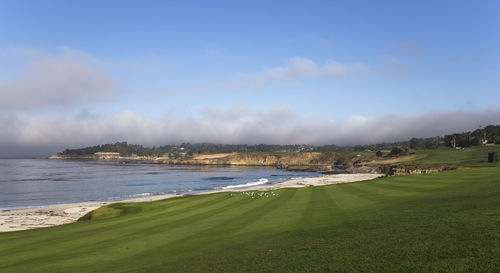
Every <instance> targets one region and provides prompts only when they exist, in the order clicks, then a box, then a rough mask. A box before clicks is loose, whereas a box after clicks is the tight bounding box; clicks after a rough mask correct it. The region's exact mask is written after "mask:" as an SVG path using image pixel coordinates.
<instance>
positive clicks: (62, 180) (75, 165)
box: [0, 159, 318, 210]
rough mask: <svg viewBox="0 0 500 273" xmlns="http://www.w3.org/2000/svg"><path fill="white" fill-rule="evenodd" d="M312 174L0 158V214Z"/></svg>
mask: <svg viewBox="0 0 500 273" xmlns="http://www.w3.org/2000/svg"><path fill="white" fill-rule="evenodd" d="M317 175H318V174H317V173H313V172H289V171H286V170H277V169H274V168H258V167H252V168H249V167H200V166H197V167H194V166H172V165H164V164H147V163H138V162H135V163H134V162H104V161H76V160H51V159H0V209H2V210H5V209H15V208H28V207H39V206H47V205H56V204H69V203H77V202H85V201H114V200H124V199H130V198H136V197H143V196H152V195H162V194H185V193H196V192H206V191H213V190H217V189H240V188H245V187H251V186H257V185H263V184H274V183H278V182H280V181H284V180H288V179H293V178H298V177H311V176H317Z"/></svg>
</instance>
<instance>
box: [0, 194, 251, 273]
mask: <svg viewBox="0 0 500 273" xmlns="http://www.w3.org/2000/svg"><path fill="white" fill-rule="evenodd" d="M221 197H222V196H220V195H219V196H217V195H215V200H213V199H212V198H213V197H212V198H209V199H210V200H212V201H216V202H210V205H208V206H205V207H203V208H199V209H197V210H186V211H185V212H184V214H179V215H178V216H179V217H177V218H170V217H156V218H151V217H149V215H148V214H147V212H145V211H143V212H141V215H144V216H145V217H143V218H140V219H139V221H137V218H136V217H135V216H136V215H135V216H131V217H132V218H134V219H136V220H135V221H134V220H133V219H128V217H118V218H116V219H120V220H125V221H118V223H117V222H116V221H112V219H103V220H96V221H94V222H95V224H96V225H98V226H100V227H99V228H98V230H99V232H98V233H94V234H78V235H79V236H74V234H73V237H69V236H68V235H66V236H62V237H59V236H57V235H58V234H57V233H56V234H54V235H56V236H55V238H49V239H48V240H57V243H55V244H54V247H53V248H51V249H49V250H47V251H46V252H43V253H39V255H38V256H29V257H28V256H25V255H26V254H25V253H26V252H28V253H29V252H30V250H32V249H33V247H38V246H41V245H43V244H46V243H47V241H46V240H45V241H42V242H39V243H38V244H32V245H27V246H25V247H24V248H17V249H12V250H10V251H16V253H18V254H19V256H17V259H15V258H14V259H12V260H10V261H9V263H15V262H16V260H18V259H20V260H23V259H26V258H29V259H30V260H32V261H33V262H35V261H37V260H40V261H42V262H44V261H47V260H50V259H51V257H53V256H56V255H59V254H61V255H67V256H72V255H73V256H75V255H78V254H81V253H89V252H92V251H95V252H96V253H97V252H106V251H115V250H116V248H119V247H120V245H121V244H133V242H134V241H138V242H140V243H139V244H142V243H145V242H149V240H148V239H147V238H148V237H150V236H155V235H157V234H162V233H161V231H164V230H165V229H166V228H170V229H173V228H174V227H176V226H177V227H178V226H182V225H184V224H185V223H192V224H196V223H198V222H202V221H203V219H204V218H205V217H209V216H211V215H214V214H215V213H220V212H221V211H223V210H224V209H225V208H229V207H231V206H234V203H236V202H244V201H243V200H241V199H240V200H238V199H231V200H230V201H231V202H227V201H228V200H229V199H227V198H224V197H222V198H221ZM225 201H226V202H225ZM130 205H142V206H145V207H146V208H147V207H148V204H147V203H146V204H135V203H131V204H130ZM129 217H130V216H129ZM164 225H166V226H164ZM153 229H154V230H153ZM158 232H160V233H158ZM95 234H99V235H100V236H95ZM178 236H179V234H178ZM120 238H127V240H120ZM110 242H114V244H112V248H111V249H110V247H109V246H110V245H111V244H110ZM153 242H154V241H153ZM67 249H71V251H67ZM6 251H8V249H7V250H6ZM98 256H99V257H105V256H103V255H98ZM99 257H96V258H95V259H96V260H99V259H100V258H99ZM0 268H1V267H0Z"/></svg>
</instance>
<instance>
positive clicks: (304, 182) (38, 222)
mask: <svg viewBox="0 0 500 273" xmlns="http://www.w3.org/2000/svg"><path fill="white" fill-rule="evenodd" d="M381 176H383V175H381V174H335V175H325V176H319V177H309V178H300V179H292V180H287V181H283V182H280V183H276V184H272V185H259V186H255V187H250V188H235V189H228V190H218V191H210V192H204V193H200V194H211V193H217V192H235V191H253V190H257V191H268V190H277V189H281V188H300V187H308V186H322V185H330V184H340V183H350V182H357V181H363V180H371V179H375V178H378V177H381ZM177 196H180V195H155V196H147V197H141V198H134V199H128V200H120V201H110V202H83V203H74V204H63V205H54V206H46V207H39V208H29V209H16V210H2V211H0V232H9V231H16V230H25V229H33V228H42V227H51V226H57V225H63V224H68V223H73V222H75V221H76V220H78V219H79V218H80V217H82V216H83V215H85V214H86V213H88V212H90V211H92V210H95V209H97V208H99V207H101V206H104V205H108V204H111V203H118V202H149V201H156V200H161V199H167V198H172V197H177Z"/></svg>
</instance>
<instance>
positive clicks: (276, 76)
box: [229, 57, 362, 87]
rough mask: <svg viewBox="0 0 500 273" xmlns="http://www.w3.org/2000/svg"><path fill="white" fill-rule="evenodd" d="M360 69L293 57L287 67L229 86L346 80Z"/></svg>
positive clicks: (244, 77)
mask: <svg viewBox="0 0 500 273" xmlns="http://www.w3.org/2000/svg"><path fill="white" fill-rule="evenodd" d="M359 67H362V65H358V64H342V63H339V62H336V61H333V60H329V61H327V62H326V63H325V64H323V65H318V64H316V63H315V62H314V61H312V60H310V59H307V58H302V57H293V58H291V59H289V60H288V64H287V65H286V66H278V67H273V68H269V69H267V70H265V71H263V72H261V73H256V74H249V75H244V76H243V77H242V78H241V79H240V80H238V81H236V82H233V83H231V84H229V86H243V87H261V86H265V85H269V84H275V83H290V82H294V81H299V80H304V79H314V78H330V79H338V78H345V77H347V76H349V75H350V74H352V73H353V72H354V70H355V69H356V68H359Z"/></svg>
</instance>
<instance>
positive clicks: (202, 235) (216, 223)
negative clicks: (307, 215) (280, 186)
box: [121, 191, 295, 270]
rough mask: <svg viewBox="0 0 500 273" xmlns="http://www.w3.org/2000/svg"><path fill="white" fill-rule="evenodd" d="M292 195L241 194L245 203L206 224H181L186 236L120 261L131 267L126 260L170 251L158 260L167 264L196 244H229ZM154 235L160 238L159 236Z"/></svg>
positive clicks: (205, 246) (209, 246) (149, 258)
mask: <svg viewBox="0 0 500 273" xmlns="http://www.w3.org/2000/svg"><path fill="white" fill-rule="evenodd" d="M294 195H295V191H292V192H287V193H285V194H281V195H280V196H278V197H275V198H259V199H251V198H249V197H239V198H243V200H245V201H246V203H241V204H238V205H237V206H236V205H235V206H232V207H231V208H229V209H228V210H225V211H224V212H222V213H220V214H218V215H214V216H212V217H210V219H205V221H207V222H210V224H209V227H207V228H204V229H196V228H193V227H192V226H191V225H188V226H185V227H184V228H185V229H187V230H190V231H194V232H190V234H189V235H188V236H183V237H181V238H179V239H178V240H176V241H171V242H163V243H162V244H160V245H158V246H157V247H152V246H150V247H149V249H148V251H145V252H136V253H135V254H134V255H133V256H131V257H126V258H123V260H122V263H121V264H123V265H126V266H125V267H126V268H135V265H133V264H128V261H133V260H137V259H140V260H147V261H151V262H154V261H157V260H158V253H165V252H170V253H171V255H169V256H168V257H166V258H165V259H164V260H162V261H161V263H162V264H164V265H165V264H171V263H174V262H175V261H176V260H179V258H182V256H183V254H182V253H185V252H189V251H190V249H193V248H196V249H197V251H204V250H205V251H210V249H212V250H213V248H214V245H218V244H224V243H225V244H233V243H234V240H233V238H234V237H233V236H234V235H235V234H238V233H240V230H241V229H243V228H245V227H246V226H248V225H249V224H251V223H253V222H254V221H255V220H258V219H259V218H260V217H261V216H263V215H265V214H266V213H267V211H268V210H269V209H271V210H274V209H277V208H278V207H279V205H280V204H283V203H286V202H288V200H290V199H292V198H293V196H294ZM174 233H175V232H174ZM177 237H178V236H177ZM158 239H159V240H161V238H158ZM141 268H142V267H141V266H139V267H137V268H136V269H137V270H140V269H141Z"/></svg>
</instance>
